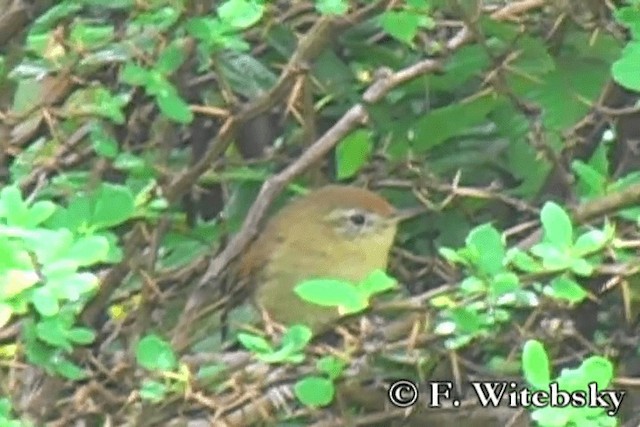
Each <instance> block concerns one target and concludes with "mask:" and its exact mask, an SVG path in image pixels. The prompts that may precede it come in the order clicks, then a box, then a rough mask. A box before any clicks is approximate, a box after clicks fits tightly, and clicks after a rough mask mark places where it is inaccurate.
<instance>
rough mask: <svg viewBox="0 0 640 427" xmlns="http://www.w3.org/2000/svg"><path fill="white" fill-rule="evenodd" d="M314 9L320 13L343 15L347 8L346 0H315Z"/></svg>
mask: <svg viewBox="0 0 640 427" xmlns="http://www.w3.org/2000/svg"><path fill="white" fill-rule="evenodd" d="M315 3H316V9H317V10H318V12H320V14H321V15H339V16H340V15H344V14H345V13H347V11H348V10H349V3H348V2H347V1H346V0H316V2H315Z"/></svg>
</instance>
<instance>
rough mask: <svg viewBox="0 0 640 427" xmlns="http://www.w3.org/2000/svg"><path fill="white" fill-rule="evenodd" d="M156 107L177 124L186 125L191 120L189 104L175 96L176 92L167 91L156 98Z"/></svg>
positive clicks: (191, 114)
mask: <svg viewBox="0 0 640 427" xmlns="http://www.w3.org/2000/svg"><path fill="white" fill-rule="evenodd" d="M156 101H157V102H158V107H160V111H162V112H163V113H164V114H165V115H166V116H167V117H168V118H170V119H172V120H174V121H176V122H178V123H184V124H188V123H191V121H192V120H193V113H192V112H191V109H190V108H189V104H187V103H186V102H184V100H183V99H182V98H181V97H180V95H178V94H177V92H173V91H169V92H165V93H162V94H158V95H157V96H156Z"/></svg>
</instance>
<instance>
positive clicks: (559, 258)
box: [531, 242, 574, 271]
mask: <svg viewBox="0 0 640 427" xmlns="http://www.w3.org/2000/svg"><path fill="white" fill-rule="evenodd" d="M531 253H532V254H534V255H536V256H538V257H540V258H542V267H543V268H544V270H547V271H556V270H564V269H566V268H569V267H570V266H571V263H572V262H573V260H574V258H573V257H571V256H570V255H569V254H568V253H567V251H566V250H562V249H560V248H558V247H557V246H554V245H553V244H551V243H544V242H543V243H537V244H535V245H533V247H532V248H531Z"/></svg>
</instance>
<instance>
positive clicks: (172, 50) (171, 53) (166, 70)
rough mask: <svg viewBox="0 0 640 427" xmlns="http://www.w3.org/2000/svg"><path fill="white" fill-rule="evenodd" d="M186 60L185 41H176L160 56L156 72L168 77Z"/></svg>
mask: <svg viewBox="0 0 640 427" xmlns="http://www.w3.org/2000/svg"><path fill="white" fill-rule="evenodd" d="M184 60H185V56H184V51H183V40H180V39H178V40H174V41H173V42H171V43H170V44H169V45H168V46H167V47H166V48H165V49H164V50H163V51H162V52H160V55H159V56H158V61H157V62H156V65H155V67H154V69H155V71H157V72H159V73H161V74H163V75H165V76H168V75H171V74H172V73H174V72H175V71H176V70H177V69H178V68H180V66H181V65H182V63H183V62H184Z"/></svg>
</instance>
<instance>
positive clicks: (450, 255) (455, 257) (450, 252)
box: [438, 246, 469, 265]
mask: <svg viewBox="0 0 640 427" xmlns="http://www.w3.org/2000/svg"><path fill="white" fill-rule="evenodd" d="M438 253H439V254H440V256H442V257H443V258H444V259H446V260H447V261H449V262H450V263H452V264H462V265H469V263H468V261H467V260H466V259H465V258H464V257H462V256H460V254H459V253H458V251H456V250H454V249H451V248H446V247H444V246H443V247H440V248H439V249H438Z"/></svg>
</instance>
